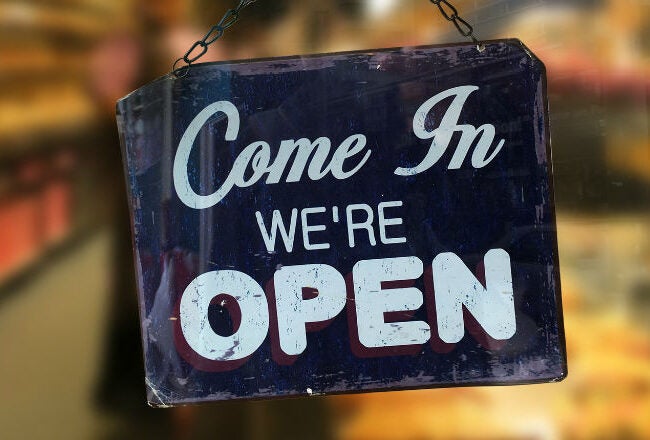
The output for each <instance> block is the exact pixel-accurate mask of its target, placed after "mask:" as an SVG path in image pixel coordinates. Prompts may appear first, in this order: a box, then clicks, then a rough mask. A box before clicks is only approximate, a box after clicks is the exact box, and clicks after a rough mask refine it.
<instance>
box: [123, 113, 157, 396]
mask: <svg viewBox="0 0 650 440" xmlns="http://www.w3.org/2000/svg"><path fill="white" fill-rule="evenodd" d="M120 107H121V106H120V104H119V103H118V104H117V105H116V113H115V115H116V122H117V128H118V130H117V131H118V136H119V141H120V152H121V154H122V168H123V169H124V179H125V182H126V197H127V200H128V204H129V224H130V227H131V252H132V253H133V260H132V261H131V263H130V264H132V265H133V267H134V270H135V280H134V287H135V291H136V295H137V302H138V319H139V320H140V322H139V324H140V325H139V327H140V337H139V338H138V339H139V340H140V344H141V353H140V357H141V359H142V365H143V366H144V365H147V364H146V362H147V361H146V350H145V344H146V343H147V341H146V340H145V335H146V329H145V324H144V323H145V318H146V316H145V315H144V313H145V305H144V292H143V291H142V290H141V289H140V286H143V285H144V281H143V279H142V269H141V268H140V264H139V263H140V259H139V258H138V248H137V244H136V239H135V237H136V225H135V204H134V198H133V192H132V191H131V190H129V188H132V189H135V188H137V185H136V180H135V178H133V179H132V181H131V179H130V177H131V176H134V175H135V174H134V173H131V172H130V168H131V166H130V164H131V161H130V160H129V152H128V147H127V142H126V139H125V132H124V130H123V123H124V115H123V111H122V110H121V109H120ZM144 373H145V376H144V380H143V384H144V385H145V387H146V395H147V403H148V404H149V405H151V402H150V399H149V397H150V393H149V383H148V377H147V372H146V370H145V371H144Z"/></svg>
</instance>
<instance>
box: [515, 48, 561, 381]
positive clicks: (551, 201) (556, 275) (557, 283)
mask: <svg viewBox="0 0 650 440" xmlns="http://www.w3.org/2000/svg"><path fill="white" fill-rule="evenodd" d="M510 43H512V44H516V45H518V46H519V47H520V48H521V49H522V50H524V51H525V52H526V53H527V54H528V56H529V57H530V58H531V59H532V60H533V63H534V65H535V67H537V68H538V69H540V77H541V81H542V90H541V92H542V97H546V99H545V100H543V101H542V102H543V115H544V142H545V144H546V155H547V158H548V160H547V161H546V164H547V165H546V166H547V172H548V176H549V177H548V184H549V191H548V193H549V198H550V199H549V204H550V208H551V215H552V217H553V221H554V222H555V239H554V247H555V256H554V259H553V264H554V267H555V270H554V271H553V275H554V282H555V286H556V289H555V307H556V309H557V325H558V342H559V344H560V346H559V348H560V351H561V353H560V356H561V357H562V371H561V373H560V375H559V376H557V377H556V378H555V380H553V382H562V381H563V380H564V379H566V378H567V376H568V375H569V365H568V361H567V349H566V335H565V331H564V310H563V306H562V284H561V276H560V251H559V246H558V238H557V212H556V207H555V174H554V172H553V149H552V148H551V127H550V118H549V103H548V80H547V71H546V65H545V64H544V62H543V61H542V60H541V59H540V58H538V57H537V55H535V54H534V53H533V51H532V50H530V49H529V48H528V47H527V46H526V45H525V44H524V43H523V42H522V41H521V40H519V39H513V40H510Z"/></svg>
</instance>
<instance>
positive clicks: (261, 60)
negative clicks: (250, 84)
mask: <svg viewBox="0 0 650 440" xmlns="http://www.w3.org/2000/svg"><path fill="white" fill-rule="evenodd" d="M481 44H483V45H484V46H486V47H488V46H490V45H494V44H507V45H509V46H514V47H517V48H519V49H521V50H522V51H523V52H525V53H526V55H527V56H528V57H530V58H531V59H532V60H533V61H534V62H535V63H537V64H539V65H540V66H541V67H542V68H544V64H543V63H542V61H541V60H540V59H539V58H537V57H536V56H535V55H534V54H533V52H532V51H531V50H530V49H529V48H528V47H527V46H526V45H525V44H524V43H523V42H522V41H521V40H519V39H517V38H504V39H495V40H484V41H481ZM468 46H475V43H472V42H461V43H446V44H430V45H421V46H395V47H386V48H379V49H358V50H350V51H341V52H323V53H315V54H303V55H288V56H279V57H266V58H250V59H239V60H222V61H213V62H208V63H198V64H193V65H192V69H195V70H196V69H202V68H206V67H212V66H228V65H230V66H237V65H241V64H253V63H269V62H274V61H278V62H279V61H282V62H287V61H292V60H307V59H314V58H326V57H332V56H341V55H363V54H369V55H370V54H378V53H382V52H394V51H396V50H404V49H408V50H413V51H414V50H421V49H437V48H439V49H443V48H453V47H468ZM168 79H171V80H176V79H179V80H182V78H175V77H174V76H173V75H172V73H171V72H169V73H167V74H165V75H163V76H161V77H159V78H157V79H155V80H153V81H151V82H150V83H147V84H145V85H143V86H141V87H139V88H137V89H135V90H133V91H132V92H131V93H129V94H127V95H125V96H123V97H122V98H120V99H118V101H117V103H118V104H119V103H120V102H122V101H125V100H127V99H129V98H130V97H131V96H132V95H134V94H136V93H138V92H140V91H143V90H145V89H147V88H149V87H152V86H153V85H155V84H157V83H159V82H161V81H165V80H168Z"/></svg>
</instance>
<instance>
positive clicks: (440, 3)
mask: <svg viewBox="0 0 650 440" xmlns="http://www.w3.org/2000/svg"><path fill="white" fill-rule="evenodd" d="M256 1H257V0H240V1H239V4H238V5H237V7H235V8H234V9H228V11H226V13H225V14H224V16H223V17H221V20H220V21H219V23H217V24H215V25H214V26H212V27H211V28H210V30H209V31H208V33H207V34H205V35H204V36H203V38H202V39H200V40H198V41H196V42H195V43H194V44H193V45H192V47H190V48H189V50H188V51H187V52H185V55H183V56H182V57H180V58H179V59H177V60H176V61H175V62H174V65H173V66H172V72H171V73H172V75H174V76H175V77H177V78H180V77H183V76H185V75H187V72H188V71H189V68H190V66H191V65H192V64H193V63H194V62H196V61H197V60H198V59H199V58H201V57H202V56H203V55H205V53H206V52H207V51H208V46H209V45H211V44H212V43H214V42H215V41H217V40H218V39H219V38H221V37H222V36H223V34H224V32H225V30H226V29H228V28H229V27H231V26H232V25H233V24H235V23H236V22H237V20H239V12H240V11H241V10H242V9H244V8H245V7H246V6H249V5H251V4H253V3H255V2H256ZM429 1H430V2H431V3H433V4H434V5H436V6H437V7H438V9H439V10H440V13H441V14H442V16H443V17H444V18H445V19H446V20H447V21H451V22H452V23H453V24H454V26H455V27H456V29H457V30H458V32H460V34H461V35H462V36H463V37H466V38H469V39H471V40H472V42H473V43H474V44H476V48H477V49H478V51H479V52H482V51H483V50H484V49H485V48H484V46H483V44H481V42H480V41H479V40H478V38H476V36H475V35H474V27H472V25H471V24H469V23H468V22H467V21H465V20H464V19H463V18H462V17H461V16H460V15H458V10H457V9H456V7H455V6H454V5H452V4H451V3H450V2H449V1H447V0H429ZM181 61H183V62H185V65H184V66H181V67H176V65H177V64H178V63H179V62H181Z"/></svg>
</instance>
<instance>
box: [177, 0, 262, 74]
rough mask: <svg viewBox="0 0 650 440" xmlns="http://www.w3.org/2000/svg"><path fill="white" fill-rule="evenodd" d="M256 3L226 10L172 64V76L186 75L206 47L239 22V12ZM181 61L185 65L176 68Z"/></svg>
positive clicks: (241, 3) (244, 2) (251, 0)
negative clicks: (217, 21)
mask: <svg viewBox="0 0 650 440" xmlns="http://www.w3.org/2000/svg"><path fill="white" fill-rule="evenodd" d="M256 1H257V0H240V1H239V4H238V5H237V7H235V8H234V9H228V10H227V11H226V13H225V14H224V16H223V17H221V20H219V23H217V24H215V25H214V26H212V27H211V28H210V30H209V31H208V33H206V34H205V35H204V36H203V38H201V39H200V40H198V41H196V42H195V43H194V44H193V45H192V47H190V48H189V50H188V51H187V52H185V55H183V56H182V57H180V58H179V59H177V60H176V61H175V62H174V65H173V66H172V72H171V73H172V75H174V76H175V77H177V78H180V77H183V76H185V75H187V72H188V71H189V68H190V66H191V65H192V64H193V63H194V62H196V61H197V60H198V59H199V58H201V57H202V56H203V55H205V53H206V52H207V51H208V46H209V45H211V44H212V43H214V42H215V41H217V40H218V39H219V38H221V37H222V36H223V33H224V32H225V31H226V29H228V28H229V27H231V26H232V25H233V24H235V23H237V20H239V12H240V11H241V10H242V9H244V8H245V7H246V6H249V5H251V4H253V3H255V2H256ZM181 61H183V62H184V63H185V65H184V66H181V67H176V65H177V64H178V63H179V62H181Z"/></svg>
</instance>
